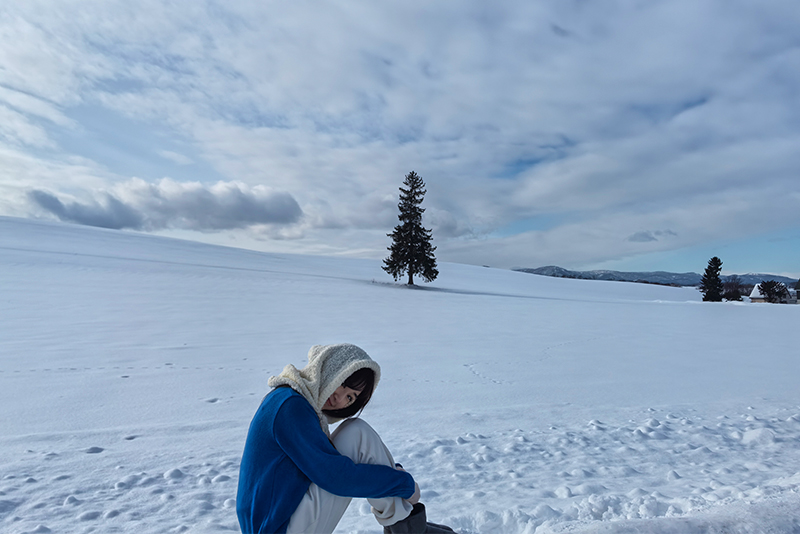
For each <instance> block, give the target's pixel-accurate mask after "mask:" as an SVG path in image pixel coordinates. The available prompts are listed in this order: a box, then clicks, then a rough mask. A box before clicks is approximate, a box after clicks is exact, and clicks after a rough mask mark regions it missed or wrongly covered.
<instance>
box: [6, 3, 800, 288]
mask: <svg viewBox="0 0 800 534" xmlns="http://www.w3.org/2000/svg"><path fill="white" fill-rule="evenodd" d="M798 28H800V8H799V7H798V4H797V1H796V0H774V1H770V2H762V1H760V0H748V1H740V0H724V1H722V0H669V1H662V0H645V1H632V0H627V1H616V0H609V1H598V2H589V1H585V0H541V1H538V0H537V1H531V0H508V1H497V2H485V1H483V0H481V1H475V0H458V1H456V0H452V1H450V0H441V1H436V2H431V1H425V2H421V1H415V0H403V1H396V0H383V1H380V2H374V1H362V0H340V1H320V0H315V1H306V0H295V1H293V2H270V1H266V0H227V1H224V2H223V1H213V0H206V1H203V0H174V1H170V2H165V1H163V0H158V1H155V0H138V1H137V2H129V1H127V0H126V1H122V0H26V1H24V2H11V1H5V2H0V41H1V42H2V46H0V215H9V216H16V217H35V218H47V219H54V220H62V221H68V222H73V223H78V224H87V225H94V226H101V227H106V228H115V229H122V230H128V231H143V232H151V233H156V234H159V235H167V236H176V237H181V238H189V239H197V240H202V241H206V242H212V243H219V244H224V245H231V246H239V247H246V248H254V249H258V250H266V251H280V252H299V253H312V254H347V255H354V256H362V257H373V258H381V257H384V256H385V255H386V247H387V246H388V245H389V238H387V237H386V233H387V232H389V231H391V229H392V227H393V226H394V225H395V224H396V223H397V217H396V216H397V195H398V187H399V186H400V185H401V183H402V180H403V177H404V175H405V174H406V173H408V172H409V171H411V170H414V171H416V172H417V173H418V174H419V175H421V176H422V178H423V179H424V180H425V182H426V184H427V190H428V193H427V195H426V197H425V202H424V203H423V207H425V208H426V209H427V211H426V212H425V218H424V223H425V225H426V226H427V227H429V228H432V230H433V235H434V241H435V243H434V244H435V245H437V246H438V250H437V258H438V259H439V260H440V261H454V262H462V263H470V264H478V265H491V266H495V267H539V266H543V265H560V266H562V267H567V268H573V269H593V268H610V269H619V270H672V271H696V272H700V271H702V270H703V268H704V267H705V265H706V262H707V260H708V259H709V258H710V257H711V256H713V255H717V256H719V257H720V258H722V260H723V262H724V265H723V272H739V273H745V272H770V273H775V274H787V275H791V276H800V31H798Z"/></svg>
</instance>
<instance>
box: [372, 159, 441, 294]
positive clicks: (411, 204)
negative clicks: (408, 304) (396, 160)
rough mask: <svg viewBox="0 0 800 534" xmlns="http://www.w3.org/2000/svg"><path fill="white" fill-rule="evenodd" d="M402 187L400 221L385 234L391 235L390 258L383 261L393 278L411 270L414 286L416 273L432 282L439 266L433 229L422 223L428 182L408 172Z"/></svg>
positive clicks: (409, 275) (411, 280) (409, 278)
mask: <svg viewBox="0 0 800 534" xmlns="http://www.w3.org/2000/svg"><path fill="white" fill-rule="evenodd" d="M403 185H405V186H406V188H405V189H404V188H402V187H401V188H400V203H399V204H398V205H397V208H398V209H399V210H400V214H399V215H398V216H397V218H398V219H400V224H398V225H397V226H395V227H394V231H393V232H392V233H390V234H386V235H388V236H389V237H391V238H392V246H391V247H389V248H388V250H389V251H390V252H391V253H390V254H389V257H388V258H386V259H385V260H383V270H384V271H386V272H387V273H389V274H390V275H392V276H393V277H394V279H395V280H397V279H398V278H400V277H401V276H403V274H405V273H406V272H408V285H414V275H415V274H418V275H420V276H421V277H422V278H423V279H424V280H425V281H426V282H432V281H434V280H435V279H436V277H437V276H439V271H438V270H437V269H436V258H435V257H434V255H433V251H434V250H436V247H434V246H433V245H431V239H432V238H433V236H432V235H431V231H430V230H427V229H425V228H423V226H422V213H423V212H424V211H425V209H424V208H422V207H420V204H422V200H423V198H424V197H425V193H427V191H426V190H425V182H423V181H422V178H421V177H420V176H419V175H418V174H417V173H415V172H414V171H411V172H410V173H408V174H407V175H406V178H405V180H404V181H403Z"/></svg>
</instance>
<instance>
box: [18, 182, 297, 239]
mask: <svg viewBox="0 0 800 534" xmlns="http://www.w3.org/2000/svg"><path fill="white" fill-rule="evenodd" d="M97 196H98V197H99V200H91V201H87V202H84V203H81V202H78V201H71V202H63V201H62V200H60V199H59V198H58V196H56V195H54V194H52V193H49V192H46V191H42V190H38V189H36V190H33V191H30V192H29V194H28V197H29V199H30V200H31V201H32V202H33V203H34V204H35V205H36V206H38V207H39V208H41V209H43V210H45V211H46V212H49V213H51V214H52V215H55V216H56V217H58V218H59V219H60V220H62V221H69V222H75V223H78V224H85V225H88V226H99V227H102V228H114V229H123V228H129V229H133V230H162V229H169V228H173V229H185V230H198V231H206V232H209V231H211V232H213V231H220V230H231V229H235V228H246V227H249V226H253V225H256V224H274V225H287V224H292V223H295V222H297V221H298V220H299V219H300V217H301V216H302V215H303V211H302V209H301V208H300V206H299V205H298V204H297V201H296V200H295V199H294V197H292V195H290V194H288V193H285V192H275V191H271V190H269V189H267V188H264V187H254V188H250V187H247V186H245V185H243V184H237V183H233V182H220V183H218V184H215V185H213V186H211V187H205V186H202V185H201V184H198V183H188V184H187V183H179V182H174V181H172V180H166V179H165V180H161V181H160V182H158V183H155V184H149V183H146V182H143V181H141V180H131V181H129V182H126V183H124V184H121V185H120V186H118V187H117V188H116V189H115V190H114V191H113V192H102V193H100V194H98V195H97Z"/></svg>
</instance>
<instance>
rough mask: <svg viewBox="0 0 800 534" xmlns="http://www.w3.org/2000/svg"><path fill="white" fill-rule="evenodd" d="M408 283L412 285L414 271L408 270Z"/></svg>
mask: <svg viewBox="0 0 800 534" xmlns="http://www.w3.org/2000/svg"><path fill="white" fill-rule="evenodd" d="M408 285H410V286H413V285H414V273H412V272H411V271H410V270H409V271H408Z"/></svg>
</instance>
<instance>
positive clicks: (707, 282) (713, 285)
mask: <svg viewBox="0 0 800 534" xmlns="http://www.w3.org/2000/svg"><path fill="white" fill-rule="evenodd" d="M721 271H722V260H721V259H719V258H718V257H716V256H714V257H713V258H711V259H710V260H708V267H706V271H705V273H703V278H702V280H701V281H700V288H699V289H700V292H701V293H702V294H703V300H704V301H705V302H722V290H723V287H722V280H721V279H720V277H719V273H720V272H721Z"/></svg>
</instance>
